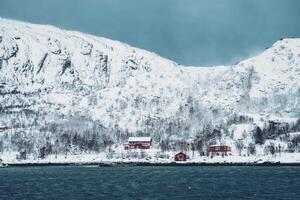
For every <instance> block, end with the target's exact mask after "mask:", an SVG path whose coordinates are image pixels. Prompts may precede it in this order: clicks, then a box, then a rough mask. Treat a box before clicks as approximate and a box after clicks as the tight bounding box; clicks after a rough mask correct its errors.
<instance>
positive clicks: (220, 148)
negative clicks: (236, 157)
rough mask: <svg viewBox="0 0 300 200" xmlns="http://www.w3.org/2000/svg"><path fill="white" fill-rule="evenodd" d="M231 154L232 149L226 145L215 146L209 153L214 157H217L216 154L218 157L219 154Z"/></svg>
mask: <svg viewBox="0 0 300 200" xmlns="http://www.w3.org/2000/svg"><path fill="white" fill-rule="evenodd" d="M229 152H231V147H229V146H225V145H223V146H217V145H214V146H210V147H209V148H208V153H209V154H213V155H215V154H217V155H218V154H219V153H220V154H227V153H229Z"/></svg>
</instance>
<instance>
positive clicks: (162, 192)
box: [0, 166, 300, 200]
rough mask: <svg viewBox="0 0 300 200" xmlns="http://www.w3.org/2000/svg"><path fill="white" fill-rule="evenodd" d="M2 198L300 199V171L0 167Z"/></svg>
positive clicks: (279, 168) (224, 168)
mask: <svg viewBox="0 0 300 200" xmlns="http://www.w3.org/2000/svg"><path fill="white" fill-rule="evenodd" d="M0 199H1V200H6V199H72V200H75V199H104V200H109V199H151V200H152V199H159V200H164V199H222V200H224V199H272V200H276V199H284V200H286V199H295V200H299V199H300V167H287V166H272V167H271V166H264V167H263V166H232V167H231V166H205V167H203V166H191V167H189V166H180V167H166V166H163V167H159V166H148V167H146V166H145V167H142V166H141V167H133V166H132V167H130V166H127V167H84V166H60V167H54V166H49V167H46V166H43V167H10V168H0Z"/></svg>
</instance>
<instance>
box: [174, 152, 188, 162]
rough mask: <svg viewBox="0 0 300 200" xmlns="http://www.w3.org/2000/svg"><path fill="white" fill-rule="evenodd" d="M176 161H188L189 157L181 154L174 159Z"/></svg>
mask: <svg viewBox="0 0 300 200" xmlns="http://www.w3.org/2000/svg"><path fill="white" fill-rule="evenodd" d="M174 159H175V161H186V159H187V155H186V154H185V153H182V152H179V153H178V154H176V155H175V157H174Z"/></svg>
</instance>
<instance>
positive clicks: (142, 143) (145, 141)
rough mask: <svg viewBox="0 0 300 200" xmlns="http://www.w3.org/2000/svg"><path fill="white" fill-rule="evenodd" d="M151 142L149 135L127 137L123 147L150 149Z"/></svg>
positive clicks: (126, 148)
mask: <svg viewBox="0 0 300 200" xmlns="http://www.w3.org/2000/svg"><path fill="white" fill-rule="evenodd" d="M151 143H152V138H151V137H129V138H128V144H124V149H125V150H129V149H150V148H151Z"/></svg>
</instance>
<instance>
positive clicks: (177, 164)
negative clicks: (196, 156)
mask: <svg viewBox="0 0 300 200" xmlns="http://www.w3.org/2000/svg"><path fill="white" fill-rule="evenodd" d="M39 166H45V167H48V166H82V167H143V166H151V167H163V166H166V167H181V166H186V167H187V166H199V167H204V166H300V163H298V162H295V163H280V162H261V163H243V162H240V163H229V162H228V163H203V162H201V163H197V162H169V163H147V162H110V163H107V162H85V163H76V162H74V163H10V164H5V165H4V166H2V167H1V166H0V168H8V167H39Z"/></svg>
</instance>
